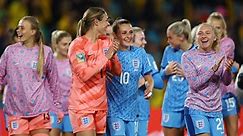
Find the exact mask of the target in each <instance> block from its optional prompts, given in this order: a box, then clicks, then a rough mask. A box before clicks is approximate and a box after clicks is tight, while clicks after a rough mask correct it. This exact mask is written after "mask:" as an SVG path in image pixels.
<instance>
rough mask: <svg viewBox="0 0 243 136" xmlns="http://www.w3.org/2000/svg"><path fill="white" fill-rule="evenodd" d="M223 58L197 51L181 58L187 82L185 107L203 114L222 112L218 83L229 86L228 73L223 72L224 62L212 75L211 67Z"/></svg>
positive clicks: (221, 55)
mask: <svg viewBox="0 0 243 136" xmlns="http://www.w3.org/2000/svg"><path fill="white" fill-rule="evenodd" d="M223 56H224V54H222V53H221V52H219V53H216V52H215V51H211V52H208V53H203V52H200V51H199V50H198V49H194V50H190V51H187V52H185V53H184V54H183V56H182V66H183V70H184V74H185V77H186V79H187V80H188V82H189V92H188V95H187V98H186V101H185V106H186V107H189V108H192V109H196V110H201V111H204V112H219V111H221V110H222V102H221V92H220V90H219V85H220V83H221V82H222V83H224V84H225V85H229V84H230V82H231V75H230V72H228V71H225V70H224V61H222V63H221V65H220V67H219V69H218V70H217V71H216V72H215V73H214V71H213V70H212V67H213V66H214V64H216V63H217V62H219V60H220V59H221V58H222V57H223Z"/></svg>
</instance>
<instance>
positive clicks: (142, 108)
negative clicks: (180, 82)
mask: <svg viewBox="0 0 243 136" xmlns="http://www.w3.org/2000/svg"><path fill="white" fill-rule="evenodd" d="M147 60H148V64H149V65H148V67H150V68H151V69H152V73H151V74H152V76H153V80H154V88H156V89H162V88H163V80H162V78H161V75H160V73H159V70H158V67H157V65H156V62H155V60H154V58H153V56H152V55H151V54H147ZM145 89H146V87H145V86H142V87H140V88H139V89H138V94H139V95H138V108H139V112H138V119H139V120H148V118H149V113H150V110H149V109H150V106H149V100H147V99H145V98H144V91H145Z"/></svg>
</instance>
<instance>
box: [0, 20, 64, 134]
mask: <svg viewBox="0 0 243 136" xmlns="http://www.w3.org/2000/svg"><path fill="white" fill-rule="evenodd" d="M17 36H18V41H19V42H18V43H15V44H12V45H10V46H8V47H7V48H6V50H5V51H4V53H3V55H2V57H1V61H0V69H1V70H0V86H3V85H4V84H5V83H6V85H7V89H6V90H7V91H6V99H5V105H4V111H5V113H6V115H7V120H8V122H7V125H8V126H10V127H9V128H8V132H9V135H19V134H20V135H38V134H42V136H48V135H49V129H50V121H49V114H48V113H49V111H50V109H51V107H52V106H53V103H54V104H55V106H57V108H58V109H59V108H60V107H61V105H60V102H59V100H60V98H59V96H60V95H59V91H58V90H57V89H56V83H57V69H56V64H55V61H54V59H53V54H52V51H51V48H50V47H48V46H46V45H43V41H42V34H41V32H40V28H39V22H38V20H37V19H36V18H35V17H33V16H25V17H23V18H22V19H21V20H20V21H19V23H18V29H17ZM50 93H53V94H50ZM50 96H54V100H53V99H52V98H50ZM43 101H44V103H43Z"/></svg>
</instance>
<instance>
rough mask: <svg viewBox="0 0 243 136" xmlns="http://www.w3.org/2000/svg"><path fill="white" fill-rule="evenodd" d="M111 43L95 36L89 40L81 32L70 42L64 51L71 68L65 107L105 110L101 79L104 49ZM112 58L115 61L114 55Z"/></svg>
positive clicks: (104, 68)
mask: <svg viewBox="0 0 243 136" xmlns="http://www.w3.org/2000/svg"><path fill="white" fill-rule="evenodd" d="M111 45H112V42H111V41H110V40H109V39H104V40H102V39H98V40H97V41H96V42H95V43H92V42H91V41H90V40H89V39H87V38H86V37H85V36H82V37H77V38H76V39H74V40H73V41H72V42H71V45H70V47H69V51H68V56H69V60H70V64H71V71H72V85H71V91H70V97H69V109H72V110H79V111H80V110H82V111H87V112H89V111H91V112H93V111H94V110H107V96H106V84H105V80H106V69H108V67H107V66H108V64H109V61H108V59H107V57H106V56H105V53H106V51H107V50H108V49H109V47H110V46H111ZM113 59H116V60H117V61H115V62H116V63H119V61H118V58H117V56H114V57H113ZM115 65H120V63H119V64H115Z"/></svg>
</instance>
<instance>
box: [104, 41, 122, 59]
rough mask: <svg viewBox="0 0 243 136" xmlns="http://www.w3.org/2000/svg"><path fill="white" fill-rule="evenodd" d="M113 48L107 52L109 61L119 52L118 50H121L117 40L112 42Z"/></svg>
mask: <svg viewBox="0 0 243 136" xmlns="http://www.w3.org/2000/svg"><path fill="white" fill-rule="evenodd" d="M112 43H113V44H112V46H110V47H109V49H108V51H107V52H106V54H105V55H106V57H107V58H108V59H111V58H112V57H113V55H114V54H115V53H116V52H117V50H118V49H119V45H120V44H119V42H118V41H116V40H113V42H112Z"/></svg>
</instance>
